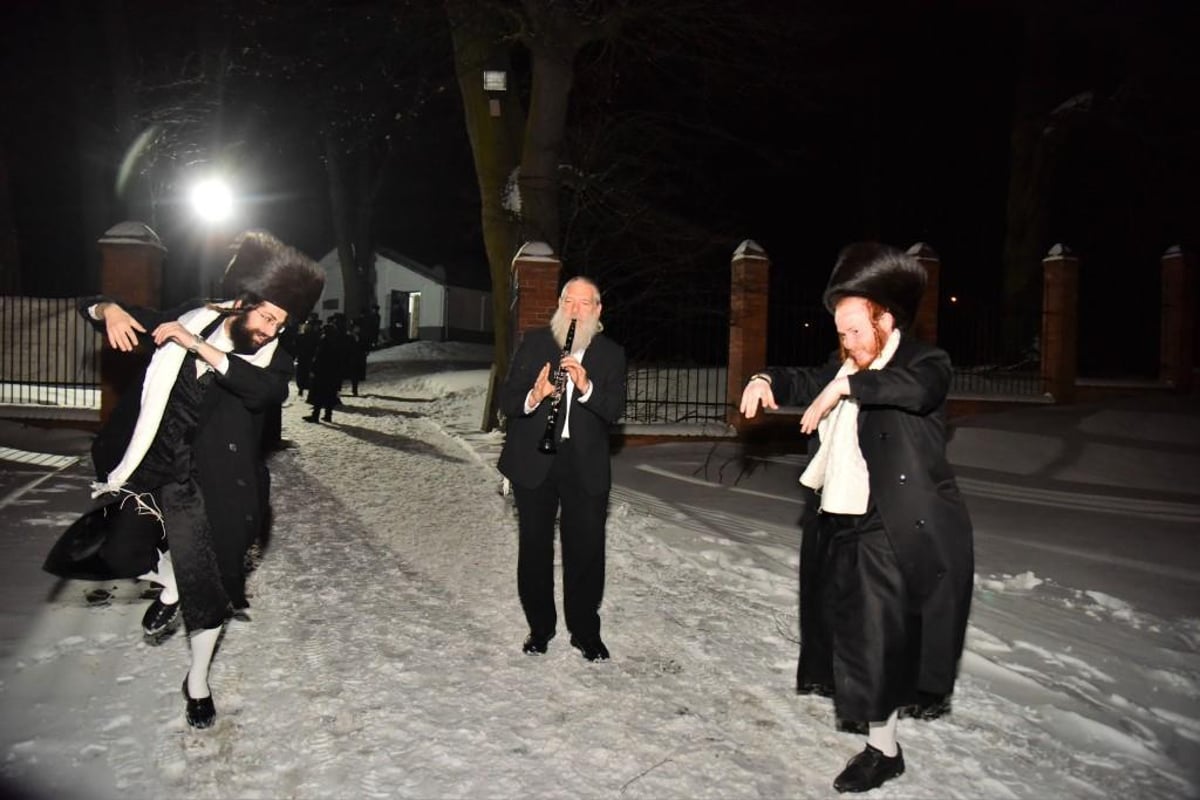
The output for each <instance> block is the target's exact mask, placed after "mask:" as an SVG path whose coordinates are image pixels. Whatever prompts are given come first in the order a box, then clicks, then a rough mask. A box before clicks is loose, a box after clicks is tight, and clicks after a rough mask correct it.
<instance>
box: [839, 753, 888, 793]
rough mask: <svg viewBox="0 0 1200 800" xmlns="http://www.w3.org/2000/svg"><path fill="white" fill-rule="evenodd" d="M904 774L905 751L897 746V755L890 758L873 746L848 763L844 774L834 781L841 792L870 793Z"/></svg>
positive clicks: (843, 771)
mask: <svg viewBox="0 0 1200 800" xmlns="http://www.w3.org/2000/svg"><path fill="white" fill-rule="evenodd" d="M903 774H904V751H903V750H901V749H900V745H896V755H894V756H892V757H891V758H889V757H888V756H885V755H884V754H883V753H882V752H881V751H879V750H877V749H875V748H874V747H872V746H871V745H867V746H866V749H864V750H863V751H862V752H861V753H859V754H858V755H856V756H855V757H854V758H852V759H850V760H849V761H847V762H846V768H845V769H844V770H842V774H841V775H838V776H837V777H836V778H834V779H833V788H835V789H837V790H838V791H839V792H869V791H870V790H872V789H877V788H879V787H880V786H882V785H883V784H884V783H885V782H886V781H890V780H891V779H892V778H898V777H899V776H901V775H903Z"/></svg>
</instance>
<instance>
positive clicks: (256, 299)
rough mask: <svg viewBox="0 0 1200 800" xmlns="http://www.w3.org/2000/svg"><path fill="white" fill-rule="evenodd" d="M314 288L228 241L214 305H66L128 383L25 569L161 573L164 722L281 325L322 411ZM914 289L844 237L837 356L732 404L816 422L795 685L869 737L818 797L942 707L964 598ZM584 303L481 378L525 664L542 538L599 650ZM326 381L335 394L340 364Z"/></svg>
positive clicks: (241, 561) (583, 295) (234, 585)
mask: <svg viewBox="0 0 1200 800" xmlns="http://www.w3.org/2000/svg"><path fill="white" fill-rule="evenodd" d="M322 282H323V275H322V273H321V272H320V270H319V269H318V268H317V267H316V265H315V264H314V263H313V262H312V261H311V260H310V259H308V258H307V257H306V256H304V255H302V254H300V253H299V252H297V251H295V250H294V249H292V248H290V247H288V246H286V245H284V244H283V243H282V242H280V241H279V240H277V239H275V238H274V237H272V236H269V235H267V234H263V233H247V234H244V235H243V236H242V237H240V238H239V240H238V241H237V243H236V245H235V249H234V253H233V257H232V259H231V261H230V263H229V266H228V268H227V270H226V282H225V288H226V289H227V292H228V294H229V297H230V298H231V299H229V300H227V301H224V302H221V303H202V304H191V305H189V306H188V307H185V308H182V309H174V310H172V311H168V312H156V311H152V310H147V309H138V308H133V307H126V306H123V305H121V304H120V303H119V302H116V301H114V300H113V299H110V298H94V299H92V300H89V301H85V302H84V303H83V304H81V313H83V314H84V316H85V318H87V319H88V320H90V321H92V322H93V323H94V324H95V325H96V326H97V327H98V328H99V329H101V330H102V331H104V332H105V334H106V336H107V339H108V342H109V344H110V345H111V346H112V347H114V348H116V349H118V350H121V351H125V352H128V351H130V350H132V349H134V348H135V347H136V346H137V344H138V343H139V342H140V341H144V340H147V339H148V340H150V341H152V343H153V345H154V348H155V349H154V356H153V358H152V359H151V361H150V365H149V368H148V369H147V371H146V375H145V377H144V379H143V385H142V387H141V389H140V391H136V392H135V391H130V392H128V393H127V394H126V396H125V397H124V398H123V400H122V403H121V406H120V408H119V409H118V410H117V412H116V413H115V414H114V415H113V418H112V419H111V420H110V422H109V423H108V424H107V425H106V426H105V428H104V429H103V430H102V431H101V433H100V434H99V435H98V436H97V437H96V442H95V445H94V447H93V455H94V459H95V464H96V469H97V474H98V482H97V483H96V484H95V493H96V495H97V496H103V497H105V498H110V500H109V502H108V503H107V504H105V505H103V506H101V507H99V508H97V509H96V510H95V511H93V512H91V513H90V514H89V515H87V516H85V518H84V519H81V520H80V521H79V522H77V523H76V524H75V525H74V526H72V529H71V530H69V531H68V532H67V534H65V535H64V537H63V539H62V540H60V542H59V544H58V545H57V546H56V547H55V549H54V551H52V553H51V556H50V558H49V559H48V560H47V569H50V570H51V571H52V572H56V573H57V574H61V575H66V576H70V577H75V576H81V574H82V573H84V572H86V571H88V570H91V571H95V570H102V569H105V568H107V569H108V572H109V573H111V577H129V578H143V579H146V580H150V581H153V582H154V583H156V584H159V585H160V586H162V592H161V593H160V594H159V596H158V598H157V599H156V600H154V601H153V602H152V603H151V605H150V607H149V608H148V609H147V610H146V613H145V615H144V617H143V629H144V632H145V633H146V634H147V635H156V634H158V633H161V632H162V631H164V630H166V629H167V628H168V627H169V626H171V625H172V624H173V622H174V620H175V618H176V617H177V616H178V615H179V614H180V611H181V610H182V616H183V622H184V626H185V628H186V630H187V632H188V635H189V643H190V652H191V663H190V668H189V671H188V672H187V674H186V677H185V680H184V684H183V696H184V700H185V716H186V719H187V721H188V724H189V725H191V726H193V727H195V728H205V727H208V726H210V725H212V724H213V721H214V719H215V717H216V709H215V704H214V701H213V699H212V692H211V688H210V686H209V684H208V670H209V664H210V662H211V660H212V655H213V651H214V649H215V645H216V642H217V638H218V636H219V635H220V633H221V630H222V628H223V626H224V623H225V622H226V621H227V620H228V619H229V618H230V616H231V615H232V614H233V613H234V612H235V611H237V610H238V609H240V608H243V607H245V606H246V598H245V590H244V581H245V557H246V554H247V551H248V549H249V548H250V547H251V546H252V545H253V544H254V542H255V541H256V540H257V539H258V537H259V535H260V534H261V533H262V532H263V529H264V526H265V525H266V521H267V519H268V515H269V505H268V500H269V498H268V487H269V477H268V475H267V471H266V466H265V463H264V461H263V456H262V453H261V448H260V446H259V442H260V440H259V439H258V438H256V437H258V436H260V435H261V427H262V422H263V413H264V411H266V410H267V409H268V408H270V407H271V406H272V405H278V404H279V403H281V402H282V401H283V399H284V398H285V397H286V393H287V384H288V379H289V377H290V376H291V374H292V363H291V358H290V357H289V356H287V355H285V352H284V351H283V350H282V349H281V348H277V345H278V337H279V335H280V332H281V330H283V329H284V328H285V326H287V325H289V324H291V323H292V322H293V321H295V320H307V322H306V323H305V327H304V329H303V330H301V331H300V332H299V333H298V335H297V336H296V341H297V344H298V347H297V350H298V352H297V359H296V365H297V373H296V376H297V381H298V384H299V387H300V389H301V391H302V392H307V393H308V400H309V402H310V403H311V404H312V405H313V413H312V415H311V416H310V417H309V419H310V420H311V421H314V422H315V421H317V415H318V413H319V412H322V411H323V412H324V417H323V418H324V419H325V420H329V419H330V418H331V414H332V408H333V405H335V404H336V403H335V402H332V403H331V401H330V397H331V396H332V397H333V399H334V401H336V396H337V386H338V385H339V384H340V382H341V380H342V377H343V375H342V373H343V371H344V370H343V367H344V365H345V364H346V362H347V358H346V356H345V353H346V350H345V349H344V348H345V347H346V344H345V343H346V341H347V340H353V337H354V334H353V333H352V332H351V331H348V330H342V329H339V325H338V323H337V322H333V321H327V322H326V323H324V324H323V325H321V324H320V323H319V322H318V321H316V320H315V319H313V318H312V317H309V312H310V310H311V308H312V306H313V304H314V303H315V302H316V300H317V298H318V296H319V295H320V293H321V287H322ZM924 288H925V272H924V269H923V267H921V265H920V264H919V263H917V262H916V261H915V260H913V259H912V258H911V257H909V256H907V255H906V254H904V253H901V252H899V251H897V250H894V249H892V248H890V247H887V246H884V245H879V244H875V243H861V244H856V245H852V246H850V247H848V248H846V249H845V250H844V251H843V252H842V254H841V255H840V256H839V258H838V261H837V263H836V265H835V266H834V269H833V272H832V274H831V276H830V279H829V283H828V286H827V288H826V290H825V293H824V303H825V306H826V308H828V310H829V311H830V313H831V314H832V315H833V322H834V325H835V327H836V329H837V333H838V338H839V342H840V345H839V349H838V351H837V352H835V353H834V354H833V355H832V356H831V358H830V360H829V362H828V363H827V364H824V365H820V366H811V367H766V368H764V369H763V371H761V372H759V373H758V374H756V375H754V376H753V377H752V378H751V379H750V381H749V382H748V384H747V385H746V386H745V388H744V390H743V392H742V396H741V398H740V410H741V412H742V413H743V414H744V415H745V417H746V418H747V419H752V418H754V417H755V416H756V415H757V414H758V412H759V411H760V409H764V408H765V409H775V408H778V406H779V405H780V404H786V405H798V406H801V407H804V408H805V411H804V413H803V416H802V418H801V422H800V428H801V431H802V432H803V433H805V434H815V435H814V436H813V437H812V438H811V440H810V442H811V445H810V459H809V461H808V465H807V467H806V469H805V470H804V473H803V475H802V476H801V479H800V483H801V485H800V490H799V491H800V492H801V494H802V496H803V498H804V501H805V511H804V515H803V518H802V521H801V525H802V528H803V539H802V544H801V559H800V575H799V578H800V654H799V663H798V668H797V676H796V689H797V691H798V692H801V693H815V694H818V695H822V696H827V697H830V698H832V701H833V704H834V709H835V711H836V713H837V716H838V718H839V719H841V720H843V721H846V722H852V723H858V724H859V726H860V727H861V728H862V729H863V730H864V731H865V732H866V734H867V741H866V745H865V747H864V749H863V750H862V752H860V753H859V754H858V755H856V756H854V758H852V759H851V760H850V761H849V762H848V763H847V765H846V768H845V769H844V770H843V771H842V772H841V773H840V774H839V775H838V776H837V777H836V778H835V780H834V787H835V788H836V789H837V790H838V791H839V792H861V791H866V790H869V789H872V788H875V787H877V786H880V785H882V784H883V783H884V782H886V781H888V780H891V779H893V778H895V777H897V776H899V775H901V774H902V773H903V772H904V770H905V763H904V756H903V753H902V751H901V748H900V745H899V742H898V736H897V730H898V720H899V718H900V716H901V715H902V714H904V715H911V716H915V717H922V716H929V715H931V714H933V713H936V712H940V711H944V710H945V709H946V708H947V707H948V706H947V700H948V698H949V696H950V694H951V692H952V691H953V688H954V683H955V679H956V676H957V670H958V662H959V658H960V656H961V653H962V648H963V640H964V636H965V631H966V623H967V615H968V612H969V609H970V603H971V589H972V582H973V571H974V561H973V558H974V557H973V545H972V531H971V522H970V519H969V517H968V515H967V511H966V507H965V505H964V504H963V501H962V499H961V497H960V495H959V491H958V488H957V485H956V483H955V479H954V476H953V473H952V472H951V469H950V466H949V464H948V462H947V460H946V456H945V446H946V435H945V419H944V417H945V401H946V396H947V393H948V390H949V383H950V360H949V358H948V356H947V355H946V353H945V352H943V351H941V350H939V349H937V348H936V347H933V346H932V345H929V344H926V343H923V342H921V341H919V340H918V339H916V338H915V337H913V336H912V335H911V332H910V331H911V326H912V323H913V320H914V318H915V316H916V311H917V306H918V304H919V302H920V299H921V296H922V293H923V291H924ZM602 310H603V305H602V299H601V293H600V288H599V286H598V285H597V284H596V283H595V282H594V281H592V280H591V279H588V278H584V277H576V278H572V279H571V280H568V281H567V282H566V284H565V285H564V286H563V288H562V291H561V294H560V297H559V302H558V308H557V310H556V311H555V313H554V316H553V318H552V319H551V322H550V325H549V326H548V327H546V328H542V329H537V330H532V331H528V332H526V333H525V334H524V336H523V338H522V339H521V341H520V344H519V346H518V347H517V350H516V352H515V354H514V356H513V358H512V362H511V368H510V370H509V372H508V375H507V376H506V378H505V380H504V383H503V385H502V387H501V389H500V392H499V405H500V409H501V411H502V412H503V414H504V416H505V418H506V435H505V441H504V445H503V448H502V451H501V455H500V459H499V463H498V468H499V470H500V472H501V473H503V475H504V476H505V477H506V478H507V479H508V480H509V481H510V482H511V485H512V491H513V496H514V499H515V503H516V508H517V516H518V553H517V563H516V578H517V581H516V582H517V596H518V597H519V599H520V603H521V607H522V609H523V611H524V615H525V621H526V623H527V626H528V633H527V635H526V636H525V639H524V641H523V642H522V644H521V648H522V650H523V651H524V652H525V653H527V654H529V655H530V656H532V657H537V656H540V655H542V654H544V653H546V652H547V651H548V649H549V647H550V644H551V640H552V639H554V637H555V635H556V633H557V628H558V615H557V613H556V608H555V586H554V552H555V537H556V530H557V536H558V539H559V542H560V546H561V548H562V580H563V617H564V622H565V626H566V629H567V631H568V632H569V634H570V645H571V646H572V647H574V648H575V649H577V650H578V651H579V652H580V654H581V655H582V656H583V658H585V659H586V660H588V661H591V662H601V661H605V660H607V659H609V658H610V653H609V650H608V647H607V645H606V644H605V642H604V640H603V639H602V637H601V620H600V608H601V604H602V599H603V593H604V584H605V530H606V524H607V514H608V500H609V492H610V488H611V483H612V476H611V462H610V448H609V432H610V429H611V427H612V425H613V424H614V423H615V422H617V421H618V420H619V419H620V418H621V417H622V415H623V414H624V408H625V390H626V386H625V381H626V360H625V352H624V350H623V348H622V347H621V346H620V345H618V344H617V343H616V342H614V341H613V340H612V339H611V338H609V337H608V336H606V335H605V334H604V333H603V324H602V323H601V313H602ZM314 316H315V315H314ZM343 320H344V318H343ZM318 325H319V326H320V327H319V329H318V327H317V326H318ZM301 342H303V343H304V344H303V345H302V346H301V345H300V343H301ZM356 344H357V343H356ZM310 354H311V355H310ZM335 376H336V382H335ZM346 377H350V378H351V381H352V386H353V387H354V388H355V391H356V389H357V381H358V380H361V375H359V376H358V377H357V378H355V377H353V376H346ZM356 393H357V391H356ZM135 510H140V511H142V512H148V513H149V516H150V518H151V519H153V520H154V524H152V525H147V524H145V518H146V517H145V514H143V515H141V516H136V517H131V515H133V514H135V513H136V511H135ZM131 518H132V519H135V520H140V523H139V524H135V523H131V522H130V520H131ZM97 563H100V564H102V565H105V566H99V567H98V566H97ZM85 564H86V565H87V569H86V570H85V569H84V568H83V566H82V565H85Z"/></svg>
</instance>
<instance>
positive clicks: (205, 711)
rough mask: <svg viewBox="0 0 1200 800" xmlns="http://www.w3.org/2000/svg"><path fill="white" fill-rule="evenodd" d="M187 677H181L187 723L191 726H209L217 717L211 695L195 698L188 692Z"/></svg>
mask: <svg viewBox="0 0 1200 800" xmlns="http://www.w3.org/2000/svg"><path fill="white" fill-rule="evenodd" d="M187 684H188V679H187V678H184V679H183V699H184V700H185V701H187V709H186V711H185V712H184V716H186V717H187V724H188V725H191V726H192V727H193V728H211V727H212V724H213V720H215V719H216V718H217V707H216V706H214V705H213V699H212V695H211V694H210V695H209V696H208V697H201V698H199V699H196V698H194V697H192V696H191V695H190V694H188V688H187Z"/></svg>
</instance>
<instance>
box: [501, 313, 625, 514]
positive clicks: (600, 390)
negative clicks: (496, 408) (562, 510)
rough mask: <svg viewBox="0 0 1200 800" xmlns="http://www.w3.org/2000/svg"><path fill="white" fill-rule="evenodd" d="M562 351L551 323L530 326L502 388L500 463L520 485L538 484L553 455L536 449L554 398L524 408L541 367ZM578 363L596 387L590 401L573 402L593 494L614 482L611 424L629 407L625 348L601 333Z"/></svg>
mask: <svg viewBox="0 0 1200 800" xmlns="http://www.w3.org/2000/svg"><path fill="white" fill-rule="evenodd" d="M561 356H562V348H561V347H559V346H558V343H557V342H555V341H554V335H553V334H552V333H551V332H550V329H549V328H538V329H536V330H532V331H529V332H528V333H526V334H525V338H524V340H523V341H522V342H521V345H520V347H518V348H517V352H516V354H515V355H514V356H513V361H512V365H511V366H510V367H509V371H508V377H507V378H506V379H505V381H504V385H503V387H501V389H500V410H501V411H502V412H503V413H504V415H505V417H506V418H507V420H508V422H507V432H506V435H505V437H504V448H503V449H502V450H501V452H500V461H499V464H498V466H499V469H500V472H501V473H503V474H504V475H505V476H506V477H507V478H508V479H509V480H511V481H512V482H513V483H515V484H517V485H518V486H523V487H528V488H534V487H537V486H540V485H541V484H542V482H543V481H545V480H546V476H547V475H548V474H549V472H550V465H551V463H552V462H553V461H554V459H553V458H549V457H547V456H545V455H543V454H541V453H539V452H538V449H537V445H538V442H539V441H540V440H541V438H542V435H543V433H544V432H545V430H546V417H547V416H548V415H549V413H550V403H551V400H550V398H546V399H545V400H543V401H542V403H541V404H540V405H539V406H538V407H537V408H535V409H534V410H533V413H532V414H526V413H525V397H526V395H528V394H529V390H530V389H531V388H532V387H533V382H534V380H536V379H537V375H538V372H540V371H541V369H542V367H543V366H545V365H546V364H547V363H549V364H550V365H551V368H553V367H557V366H558V362H559V360H560V358H561ZM580 363H581V364H583V366H584V368H585V369H586V370H587V376H588V380H589V381H591V383H592V384H593V388H592V394H591V396H590V397H589V398H588V401H587V402H586V403H580V402H572V403H571V417H570V424H571V446H572V447H573V448H574V450H575V453H576V455H577V456H578V463H579V464H580V467H581V469H582V473H581V475H580V478H581V480H582V482H583V485H584V487H585V488H586V490H587V491H588V493H590V494H603V493H605V492H607V491H608V490H609V488H610V487H611V486H612V465H611V461H610V458H609V442H608V435H609V429H610V428H611V427H612V425H613V423H615V422H616V421H617V420H618V419H620V418H621V415H623V414H624V413H625V350H624V348H622V347H621V346H620V345H618V344H617V343H616V342H614V341H612V340H611V339H609V338H608V337H606V336H604V335H603V334H597V335H596V336H595V338H593V339H592V341H591V343H590V344H589V345H588V348H587V350H586V351H584V354H583V359H582V360H581V361H580ZM560 424H561V420H560Z"/></svg>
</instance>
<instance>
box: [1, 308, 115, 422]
mask: <svg viewBox="0 0 1200 800" xmlns="http://www.w3.org/2000/svg"><path fill="white" fill-rule="evenodd" d="M77 302H78V301H77V300H76V299H74V298H66V297H13V296H7V297H0V342H2V344H0V405H6V406H19V407H23V408H24V409H26V410H29V411H33V412H36V411H37V410H38V409H44V410H50V409H55V408H86V409H99V408H100V347H101V337H100V335H99V334H98V333H97V332H96V331H95V329H93V328H92V327H91V326H90V325H88V324H87V323H86V322H85V321H84V320H83V319H82V318H81V317H80V316H79V314H78V312H77V311H76V304H77Z"/></svg>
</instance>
